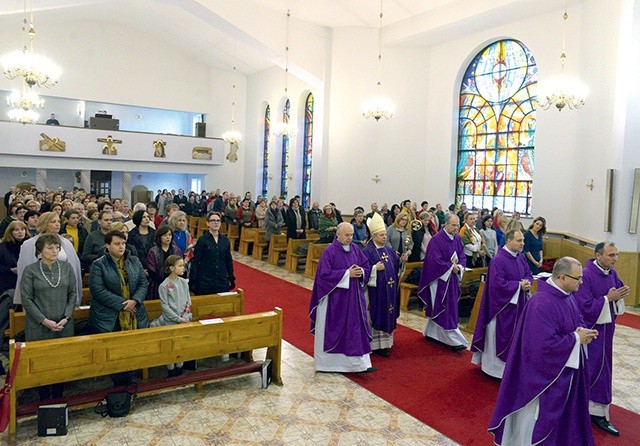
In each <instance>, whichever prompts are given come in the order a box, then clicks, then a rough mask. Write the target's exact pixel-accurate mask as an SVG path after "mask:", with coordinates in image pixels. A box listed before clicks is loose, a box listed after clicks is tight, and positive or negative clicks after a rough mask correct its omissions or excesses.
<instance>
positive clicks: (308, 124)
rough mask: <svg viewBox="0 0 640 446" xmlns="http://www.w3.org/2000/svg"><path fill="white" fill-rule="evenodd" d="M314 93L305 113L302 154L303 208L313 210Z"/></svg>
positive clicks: (308, 97)
mask: <svg viewBox="0 0 640 446" xmlns="http://www.w3.org/2000/svg"><path fill="white" fill-rule="evenodd" d="M312 149H313V93H309V96H307V101H306V103H305V111H304V146H303V149H302V150H303V151H304V152H303V154H302V206H303V207H304V209H309V208H311V155H312V154H313V150H312Z"/></svg>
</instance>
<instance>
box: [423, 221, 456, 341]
mask: <svg viewBox="0 0 640 446" xmlns="http://www.w3.org/2000/svg"><path fill="white" fill-rule="evenodd" d="M454 253H456V255H457V256H458V265H460V268H461V269H464V267H465V265H466V264H467V258H466V257H465V255H464V246H462V241H461V240H460V236H459V235H458V234H455V235H454V236H453V239H451V238H449V235H448V234H447V232H446V231H445V230H444V229H442V230H440V232H438V233H437V234H436V235H434V236H433V238H432V239H431V241H429V244H428V245H427V252H426V253H425V255H424V264H423V265H422V275H421V276H420V286H419V287H418V297H419V298H420V299H421V300H422V302H424V305H425V314H426V316H427V317H430V318H431V319H432V320H433V322H435V323H436V324H438V325H439V326H440V327H442V328H444V329H445V330H455V329H457V328H458V299H460V275H459V274H453V272H452V273H451V275H450V276H449V279H448V280H446V281H445V280H440V279H439V278H440V277H441V276H442V275H443V274H444V273H446V272H447V271H448V270H449V269H450V268H451V265H452V261H451V258H452V256H453V254H454ZM436 280H437V281H438V283H437V289H436V295H435V299H434V303H433V305H432V304H431V290H430V285H431V284H432V283H433V282H434V281H436Z"/></svg>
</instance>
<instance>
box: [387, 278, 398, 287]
mask: <svg viewBox="0 0 640 446" xmlns="http://www.w3.org/2000/svg"><path fill="white" fill-rule="evenodd" d="M387 283H388V284H389V288H393V285H395V283H396V281H395V280H393V278H391V279H389V281H388V282H387Z"/></svg>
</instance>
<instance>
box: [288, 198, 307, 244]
mask: <svg viewBox="0 0 640 446" xmlns="http://www.w3.org/2000/svg"><path fill="white" fill-rule="evenodd" d="M285 215H286V218H285V221H284V224H285V226H286V227H287V240H289V239H290V238H306V237H305V232H304V228H305V227H306V226H307V216H306V215H305V213H304V210H302V209H300V204H299V203H298V200H296V199H295V198H292V199H291V200H289V208H288V209H287V212H286V214H285Z"/></svg>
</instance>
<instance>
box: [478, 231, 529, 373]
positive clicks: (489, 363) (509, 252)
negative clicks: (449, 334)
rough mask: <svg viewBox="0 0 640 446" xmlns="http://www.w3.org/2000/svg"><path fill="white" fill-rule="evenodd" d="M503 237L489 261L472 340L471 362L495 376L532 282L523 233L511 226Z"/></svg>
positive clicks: (503, 358) (505, 360)
mask: <svg viewBox="0 0 640 446" xmlns="http://www.w3.org/2000/svg"><path fill="white" fill-rule="evenodd" d="M506 240H507V242H506V244H505V246H503V247H502V248H500V249H499V250H498V252H497V254H496V255H495V257H494V258H493V260H491V263H490V264H489V272H488V274H487V280H486V281H485V284H484V292H483V293H482V301H481V302H480V311H479V312H478V321H477V323H476V329H475V332H474V333H473V341H472V342H471V351H472V352H473V357H472V358H471V362H473V363H474V364H481V368H482V371H483V372H484V373H486V374H487V375H489V376H493V377H494V378H502V374H503V372H504V366H505V363H506V362H507V354H508V353H509V347H511V340H512V339H513V334H514V332H515V330H516V324H517V323H518V319H519V318H520V315H521V314H522V309H523V308H524V304H525V303H526V302H527V296H528V295H529V291H530V290H531V282H533V276H532V275H531V269H530V268H529V265H528V264H527V260H526V259H525V258H524V255H523V254H522V248H523V247H524V236H523V235H522V232H520V231H519V230H517V229H512V230H511V231H508V232H507V235H506Z"/></svg>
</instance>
